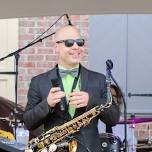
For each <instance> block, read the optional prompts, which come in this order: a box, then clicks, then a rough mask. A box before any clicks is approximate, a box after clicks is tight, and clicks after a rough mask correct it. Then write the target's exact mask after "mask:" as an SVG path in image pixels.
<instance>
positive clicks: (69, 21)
mask: <svg viewBox="0 0 152 152" xmlns="http://www.w3.org/2000/svg"><path fill="white" fill-rule="evenodd" d="M65 16H66V18H67V20H68V23H69V25H71V26H72V23H71V20H70V18H69V16H68V14H65Z"/></svg>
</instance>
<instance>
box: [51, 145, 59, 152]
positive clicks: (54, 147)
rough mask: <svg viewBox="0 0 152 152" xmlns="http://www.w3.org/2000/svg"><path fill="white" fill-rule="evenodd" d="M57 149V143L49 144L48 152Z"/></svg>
mask: <svg viewBox="0 0 152 152" xmlns="http://www.w3.org/2000/svg"><path fill="white" fill-rule="evenodd" d="M56 150H57V145H56V144H51V145H50V146H49V152H54V151H56Z"/></svg>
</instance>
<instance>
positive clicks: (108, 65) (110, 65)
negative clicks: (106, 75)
mask: <svg viewBox="0 0 152 152" xmlns="http://www.w3.org/2000/svg"><path fill="white" fill-rule="evenodd" d="M106 65H107V70H111V69H113V62H112V61H111V60H110V59H108V60H107V61H106Z"/></svg>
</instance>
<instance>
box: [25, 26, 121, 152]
mask: <svg viewBox="0 0 152 152" xmlns="http://www.w3.org/2000/svg"><path fill="white" fill-rule="evenodd" d="M54 49H55V51H56V52H57V54H58V63H57V65H56V66H55V67H54V68H53V69H51V70H50V71H48V72H46V73H43V74H40V75H38V76H35V77H34V78H32V80H31V83H30V87H29V91H28V102H27V105H26V109H25V112H24V122H25V124H26V126H27V128H28V129H29V130H33V129H35V128H37V127H39V126H40V125H42V124H44V129H45V131H47V130H49V129H51V128H53V127H54V126H59V125H62V124H64V123H65V122H67V121H70V120H71V119H73V118H75V117H77V116H79V115H81V114H83V113H85V112H86V111H88V110H89V109H91V108H93V107H95V106H96V105H101V104H103V105H104V104H105V103H106V102H107V100H106V90H107V89H106V79H105V76H104V75H103V74H100V73H97V72H93V71H91V70H88V69H86V68H85V67H83V66H82V65H81V63H80V61H81V59H82V57H83V55H84V52H85V40H84V39H83V38H82V36H81V35H80V31H79V30H78V29H77V28H76V27H75V26H69V25H68V26H64V27H61V28H60V29H59V30H58V31H57V32H56V34H55V42H54ZM119 115H120V113H119V108H118V106H116V104H112V106H111V107H110V108H108V109H105V110H104V111H103V112H101V114H100V115H99V117H96V118H94V119H93V120H91V122H90V124H89V125H88V126H86V127H84V128H81V129H80V131H79V132H78V133H76V134H74V138H75V139H77V141H78V147H77V152H86V151H91V152H100V151H101V145H100V138H99V133H98V128H97V124H98V120H99V119H101V120H102V121H103V122H104V123H105V124H109V125H111V126H113V125H115V124H116V123H117V122H118V121H119Z"/></svg>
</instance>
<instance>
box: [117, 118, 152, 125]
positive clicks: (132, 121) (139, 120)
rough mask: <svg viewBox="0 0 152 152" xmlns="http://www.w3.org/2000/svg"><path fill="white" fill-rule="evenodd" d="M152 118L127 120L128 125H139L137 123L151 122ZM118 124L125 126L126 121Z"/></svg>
mask: <svg viewBox="0 0 152 152" xmlns="http://www.w3.org/2000/svg"><path fill="white" fill-rule="evenodd" d="M151 121H152V118H129V119H127V122H126V123H127V124H137V123H144V122H151ZM118 124H125V121H124V120H120V121H119V122H118Z"/></svg>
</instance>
